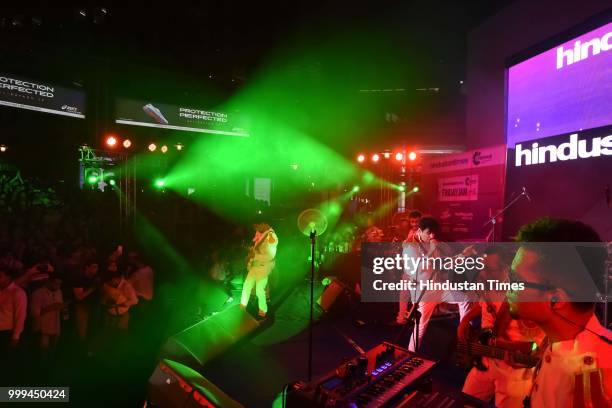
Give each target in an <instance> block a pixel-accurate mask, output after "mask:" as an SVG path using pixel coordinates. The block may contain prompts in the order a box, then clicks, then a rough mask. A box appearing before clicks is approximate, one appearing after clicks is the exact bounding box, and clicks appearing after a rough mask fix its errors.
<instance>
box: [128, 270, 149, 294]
mask: <svg viewBox="0 0 612 408" xmlns="http://www.w3.org/2000/svg"><path fill="white" fill-rule="evenodd" d="M153 275H154V274H153V268H151V267H150V266H143V267H142V268H139V269H136V270H135V271H134V273H132V275H131V276H130V279H129V281H130V283H131V284H132V286H133V287H134V290H135V291H136V295H137V296H138V297H141V298H143V299H145V300H152V299H153Z"/></svg>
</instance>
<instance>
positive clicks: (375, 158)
mask: <svg viewBox="0 0 612 408" xmlns="http://www.w3.org/2000/svg"><path fill="white" fill-rule="evenodd" d="M379 160H380V156H379V155H378V153H374V154H373V155H372V161H373V162H374V163H378V161H379Z"/></svg>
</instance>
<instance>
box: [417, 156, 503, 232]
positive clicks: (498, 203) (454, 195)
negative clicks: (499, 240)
mask: <svg viewBox="0 0 612 408" xmlns="http://www.w3.org/2000/svg"><path fill="white" fill-rule="evenodd" d="M505 158H506V147H505V146H504V145H500V146H494V147H489V148H484V149H477V150H471V151H467V152H462V153H456V154H449V155H445V156H436V157H433V158H429V159H426V160H424V162H423V173H422V177H421V201H422V204H421V208H420V209H421V210H422V211H424V212H425V213H429V214H431V215H433V216H434V217H436V218H437V219H438V220H439V221H440V225H441V227H442V232H443V234H444V235H445V236H446V237H447V239H452V240H479V239H485V238H489V239H490V238H491V237H490V233H491V230H492V229H491V227H490V226H485V225H484V224H485V223H486V222H487V220H488V219H489V217H490V216H491V215H492V214H493V213H494V211H496V210H498V209H500V208H501V207H502V204H503V195H504V168H505Z"/></svg>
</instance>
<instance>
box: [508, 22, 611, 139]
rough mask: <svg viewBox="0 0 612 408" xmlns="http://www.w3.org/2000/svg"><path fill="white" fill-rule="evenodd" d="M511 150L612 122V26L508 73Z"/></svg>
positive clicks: (569, 42)
mask: <svg viewBox="0 0 612 408" xmlns="http://www.w3.org/2000/svg"><path fill="white" fill-rule="evenodd" d="M507 106H508V114H507V125H506V136H507V143H508V147H510V148H512V147H514V145H515V144H516V143H520V142H525V141H528V140H534V139H541V138H543V137H547V136H554V135H559V134H563V133H570V132H574V131H580V130H586V129H592V128H597V127H601V126H606V125H609V124H612V23H609V24H606V25H605V26H603V27H600V28H598V29H596V30H593V31H590V32H588V33H586V34H584V35H581V36H580V37H577V38H574V39H573V40H571V41H568V42H566V43H563V44H560V45H559V46H557V47H554V48H552V49H550V50H548V51H546V52H543V53H541V54H539V55H537V56H535V57H533V58H530V59H528V60H526V61H524V62H521V63H519V64H517V65H514V66H512V67H510V68H509V70H508V105H507Z"/></svg>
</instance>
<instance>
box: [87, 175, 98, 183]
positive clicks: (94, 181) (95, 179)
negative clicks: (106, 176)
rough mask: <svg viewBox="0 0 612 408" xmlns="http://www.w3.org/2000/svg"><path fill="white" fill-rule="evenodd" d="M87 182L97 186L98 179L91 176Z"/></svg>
mask: <svg viewBox="0 0 612 408" xmlns="http://www.w3.org/2000/svg"><path fill="white" fill-rule="evenodd" d="M87 182H88V183H89V184H96V183H97V182H98V178H97V177H96V176H89V177H87Z"/></svg>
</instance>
